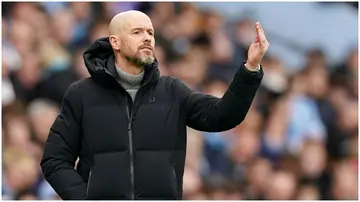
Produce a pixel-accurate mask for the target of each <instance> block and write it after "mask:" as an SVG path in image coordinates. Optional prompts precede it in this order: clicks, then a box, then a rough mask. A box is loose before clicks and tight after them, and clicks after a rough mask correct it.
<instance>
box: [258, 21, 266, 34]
mask: <svg viewBox="0 0 360 202" xmlns="http://www.w3.org/2000/svg"><path fill="white" fill-rule="evenodd" d="M259 27H260V31H261V33H262V34H263V35H264V36H265V31H264V29H263V28H262V26H261V23H259Z"/></svg>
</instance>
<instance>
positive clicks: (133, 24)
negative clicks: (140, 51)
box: [127, 18, 154, 30]
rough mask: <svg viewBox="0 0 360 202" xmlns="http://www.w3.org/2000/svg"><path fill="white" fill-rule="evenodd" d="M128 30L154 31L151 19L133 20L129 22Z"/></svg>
mask: <svg viewBox="0 0 360 202" xmlns="http://www.w3.org/2000/svg"><path fill="white" fill-rule="evenodd" d="M127 24H128V26H127V28H128V29H129V30H133V29H154V28H153V25H152V23H151V20H150V19H149V18H135V19H132V20H128V23H127Z"/></svg>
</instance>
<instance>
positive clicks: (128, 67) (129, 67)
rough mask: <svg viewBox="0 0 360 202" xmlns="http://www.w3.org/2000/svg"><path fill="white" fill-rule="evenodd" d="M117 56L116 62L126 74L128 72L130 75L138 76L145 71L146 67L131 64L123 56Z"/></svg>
mask: <svg viewBox="0 0 360 202" xmlns="http://www.w3.org/2000/svg"><path fill="white" fill-rule="evenodd" d="M115 56H116V57H115V58H116V59H115V60H116V64H117V66H118V67H120V68H121V69H122V70H123V71H124V72H126V73H128V74H133V75H138V74H140V73H141V72H142V71H143V70H144V67H139V66H137V65H135V64H133V63H131V62H129V61H128V60H126V58H124V57H123V56H122V55H117V54H116V55H115Z"/></svg>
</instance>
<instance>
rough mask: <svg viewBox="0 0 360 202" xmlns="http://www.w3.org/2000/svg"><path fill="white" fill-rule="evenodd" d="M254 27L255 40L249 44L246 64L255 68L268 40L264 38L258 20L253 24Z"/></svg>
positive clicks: (265, 49)
mask: <svg viewBox="0 0 360 202" xmlns="http://www.w3.org/2000/svg"><path fill="white" fill-rule="evenodd" d="M255 29H256V38H255V41H254V42H253V43H252V44H251V45H250V47H249V50H248V60H247V66H249V67H251V68H255V67H257V66H258V65H259V64H260V62H261V60H262V58H263V57H264V55H265V53H266V51H267V50H268V48H269V45H270V44H269V42H268V41H267V40H266V37H265V33H264V30H263V29H262V27H261V24H260V23H259V22H257V23H256V24H255Z"/></svg>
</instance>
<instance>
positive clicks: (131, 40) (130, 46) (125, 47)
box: [119, 19, 155, 66]
mask: <svg viewBox="0 0 360 202" xmlns="http://www.w3.org/2000/svg"><path fill="white" fill-rule="evenodd" d="M119 39H120V52H121V54H122V55H123V56H124V57H125V58H126V59H127V60H128V61H130V62H132V63H135V64H136V65H138V66H143V65H148V64H151V63H153V62H154V60H155V54H154V51H155V39H154V28H153V26H152V23H151V21H150V20H147V19H144V20H140V21H138V22H134V23H129V24H128V26H125V27H124V30H123V32H122V33H121V35H120V38H119Z"/></svg>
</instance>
